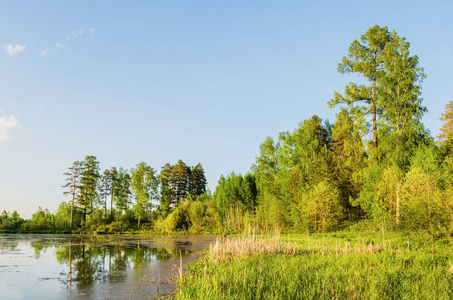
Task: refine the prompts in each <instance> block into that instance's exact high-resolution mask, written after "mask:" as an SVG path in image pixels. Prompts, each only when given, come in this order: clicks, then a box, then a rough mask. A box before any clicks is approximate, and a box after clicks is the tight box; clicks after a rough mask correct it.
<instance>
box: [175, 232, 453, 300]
mask: <svg viewBox="0 0 453 300" xmlns="http://www.w3.org/2000/svg"><path fill="white" fill-rule="evenodd" d="M438 246H439V247H437V248H436V250H435V251H433V249H434V247H433V245H431V244H429V243H426V244H423V243H418V242H414V243H411V242H410V240H409V239H408V238H407V237H401V236H400V237H395V236H391V237H390V239H387V238H386V237H385V236H382V237H380V238H379V237H378V235H374V236H369V237H363V236H347V237H345V236H335V237H334V236H332V235H330V236H329V235H327V236H326V235H324V236H314V237H313V236H307V235H293V236H280V235H274V236H272V237H268V238H265V237H263V236H253V235H251V236H248V237H243V238H226V239H225V238H224V239H218V240H217V241H216V242H215V243H213V245H212V247H211V248H210V250H209V252H207V253H206V255H205V256H204V258H203V259H201V260H199V261H198V262H196V263H195V264H193V265H191V266H190V267H189V270H188V272H187V273H186V274H185V275H184V277H183V279H182V280H181V282H180V287H179V291H178V293H177V295H176V298H177V299H452V298H453V274H452V273H451V272H453V267H452V265H451V264H450V261H453V260H452V258H451V257H450V256H451V255H452V253H451V246H450V245H448V244H445V245H444V244H442V243H440V244H439V245H438Z"/></svg>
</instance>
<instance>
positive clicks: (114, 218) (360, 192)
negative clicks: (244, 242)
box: [1, 25, 453, 237]
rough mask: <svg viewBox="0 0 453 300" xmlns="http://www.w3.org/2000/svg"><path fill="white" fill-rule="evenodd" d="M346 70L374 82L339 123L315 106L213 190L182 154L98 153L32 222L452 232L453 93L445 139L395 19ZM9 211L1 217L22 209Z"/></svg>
mask: <svg viewBox="0 0 453 300" xmlns="http://www.w3.org/2000/svg"><path fill="white" fill-rule="evenodd" d="M338 71H339V72H340V73H346V74H348V73H353V74H357V75H359V76H361V77H363V79H364V80H362V81H364V82H365V83H354V82H351V83H349V84H348V85H346V87H345V91H344V93H342V94H340V93H337V92H335V93H334V97H333V98H332V99H331V100H330V101H328V105H329V107H331V108H335V107H340V110H339V112H338V113H337V115H336V120H335V122H334V123H333V124H332V123H329V122H323V121H322V120H321V118H320V117H318V116H316V115H315V116H313V117H311V118H310V119H307V120H304V121H302V122H301V123H300V124H299V127H298V128H296V129H295V130H294V131H293V132H289V131H285V132H281V133H280V134H279V136H278V138H277V139H276V140H274V139H272V138H270V137H269V138H267V139H266V140H265V141H264V142H263V143H262V144H261V146H260V154H259V156H258V157H257V158H256V161H255V163H254V164H253V166H252V167H251V172H250V173H248V174H246V175H244V176H243V175H236V174H234V173H232V174H231V175H229V176H227V177H223V176H222V177H221V178H220V180H219V182H218V185H217V187H216V189H215V191H214V193H213V194H211V192H209V191H206V179H205V176H204V171H203V168H202V167H201V164H198V165H197V166H195V167H189V166H187V165H185V164H184V163H183V162H182V161H179V162H178V163H177V164H175V165H169V164H167V165H165V166H164V167H162V168H161V171H160V174H156V172H155V171H154V170H153V169H152V168H151V167H150V166H148V165H147V164H146V163H140V164H138V165H137V166H136V167H135V168H132V169H131V170H130V171H127V170H125V169H122V168H120V169H119V170H117V169H116V168H111V169H109V170H106V171H105V172H104V173H103V174H102V175H100V173H99V172H100V170H99V167H98V165H99V163H98V162H97V160H96V158H95V157H94V156H87V157H86V158H85V160H84V161H82V162H74V164H73V165H72V166H71V167H70V168H69V171H68V172H67V173H65V176H66V180H67V184H66V185H65V188H66V192H65V194H66V195H68V197H69V198H70V200H69V201H67V202H63V203H62V204H61V205H60V208H59V210H58V212H57V213H56V214H55V215H54V214H50V213H48V212H46V211H42V210H40V211H38V212H37V213H36V214H35V215H33V218H32V221H33V222H31V221H30V224H33V225H30V226H38V227H39V226H41V225H35V224H45V225H42V228H45V226H49V228H54V229H55V228H79V229H80V230H94V231H96V230H97V231H100V232H114V231H115V230H117V229H118V228H123V229H127V228H136V229H137V228H142V227H144V228H145V229H149V230H153V231H154V232H162V233H165V232H167V233H170V232H175V231H178V230H182V231H188V232H194V233H201V232H212V233H219V232H238V231H241V230H243V229H244V226H245V225H247V224H252V225H254V226H256V227H257V228H260V229H262V230H270V229H273V228H276V227H278V228H281V229H283V230H287V231H295V232H306V231H310V232H326V231H332V230H338V229H343V228H347V227H351V226H352V228H356V229H360V228H364V227H365V228H367V229H404V230H427V231H429V233H431V234H432V235H433V236H435V235H436V236H448V237H450V236H451V233H452V230H453V173H452V171H453V101H450V102H449V103H448V104H446V106H445V112H444V114H442V116H439V117H440V119H441V120H442V121H443V122H444V124H443V127H442V128H441V130H440V134H439V136H438V137H437V140H435V139H434V138H433V137H432V136H431V135H430V133H429V131H428V130H427V129H426V128H425V127H424V125H423V123H422V122H421V119H422V117H423V115H424V113H425V112H426V111H427V110H426V108H425V107H424V106H423V105H422V100H423V99H422V98H421V84H422V81H423V79H424V78H425V77H426V75H425V74H424V69H423V68H422V67H420V66H419V60H418V57H417V56H416V55H411V54H410V52H409V43H408V42H407V41H406V40H405V38H402V37H400V36H398V34H397V33H396V32H395V31H392V32H390V31H389V30H388V29H387V27H379V26H377V25H375V26H373V27H371V28H370V29H369V30H368V31H367V32H366V33H365V34H364V35H362V36H361V38H360V40H354V41H353V43H352V44H351V46H350V48H349V53H348V54H347V56H345V57H343V59H342V61H341V62H340V63H339V64H338ZM5 214H6V212H4V216H3V217H2V218H3V219H1V220H9V219H11V218H12V217H5ZM16 217H17V214H16ZM5 218H6V219H5ZM40 218H41V219H42V218H47V219H48V220H49V221H42V222H41V221H39V220H41V219H40ZM47 219H46V220H47ZM2 222H3V221H2ZM8 222H9V223H8ZM40 222H41V223H40ZM13 223H14V222H13V221H11V222H10V221H7V222H6V224H13ZM2 224H4V222H3V223H2ZM15 224H20V221H17V222H16V223H15ZM24 224H28V223H24ZM27 226H28V225H27ZM4 228H5V227H4Z"/></svg>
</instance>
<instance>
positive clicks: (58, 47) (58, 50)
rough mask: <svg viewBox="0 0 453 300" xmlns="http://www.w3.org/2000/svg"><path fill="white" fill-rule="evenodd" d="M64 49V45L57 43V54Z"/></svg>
mask: <svg viewBox="0 0 453 300" xmlns="http://www.w3.org/2000/svg"><path fill="white" fill-rule="evenodd" d="M63 48H64V44H60V43H55V52H60V50H61V49H63Z"/></svg>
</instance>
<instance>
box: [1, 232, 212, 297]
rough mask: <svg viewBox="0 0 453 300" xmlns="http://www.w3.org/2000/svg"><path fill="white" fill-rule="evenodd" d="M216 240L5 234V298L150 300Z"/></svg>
mask: <svg viewBox="0 0 453 300" xmlns="http://www.w3.org/2000/svg"><path fill="white" fill-rule="evenodd" d="M213 240H215V237H205V236H204V237H197V236H189V237H177V238H168V237H165V238H163V237H140V238H138V237H118V236H95V237H93V236H87V237H83V236H68V235H28V234H0V299H118V298H120V299H124V298H135V299H149V298H153V296H157V295H158V294H160V295H162V294H168V293H170V292H172V291H174V290H175V285H174V280H173V278H174V277H175V276H177V274H178V270H177V266H179V259H180V253H181V254H182V260H183V265H185V264H187V263H190V262H193V261H194V260H196V259H197V257H198V254H199V251H201V250H202V249H205V248H207V247H209V244H210V242H212V241H213Z"/></svg>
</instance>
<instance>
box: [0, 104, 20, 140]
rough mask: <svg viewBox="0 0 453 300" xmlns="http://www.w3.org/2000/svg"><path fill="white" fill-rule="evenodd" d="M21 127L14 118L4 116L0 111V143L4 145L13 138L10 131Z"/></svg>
mask: <svg viewBox="0 0 453 300" xmlns="http://www.w3.org/2000/svg"><path fill="white" fill-rule="evenodd" d="M21 126H22V125H21V124H20V123H19V122H18V121H17V119H16V116H14V115H6V114H4V113H3V110H0V143H5V142H7V141H9V140H11V139H12V138H13V136H12V134H11V133H10V130H11V129H14V128H20V127H21Z"/></svg>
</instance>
